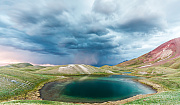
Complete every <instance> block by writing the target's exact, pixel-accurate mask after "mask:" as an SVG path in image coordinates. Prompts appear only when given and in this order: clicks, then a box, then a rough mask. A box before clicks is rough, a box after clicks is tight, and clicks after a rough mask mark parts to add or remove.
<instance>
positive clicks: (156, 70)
mask: <svg viewBox="0 0 180 105" xmlns="http://www.w3.org/2000/svg"><path fill="white" fill-rule="evenodd" d="M26 65H27V66H26ZM26 65H22V64H20V65H11V66H8V67H0V87H1V88H0V102H1V103H0V104H5V105H6V104H11V105H12V104H25V105H26V104H27V105H29V104H33V105H39V104H41V105H47V104H49V105H74V104H73V103H63V102H55V101H45V100H37V99H36V100H33V98H32V100H27V99H28V97H32V95H29V94H28V93H29V92H31V91H37V89H39V88H38V87H39V86H41V85H43V84H44V83H47V82H48V81H53V80H55V79H57V78H58V79H63V78H64V77H63V76H59V75H53V74H44V73H42V72H41V71H48V72H49V70H50V71H51V70H52V68H54V67H48V68H45V67H40V66H32V65H29V64H26ZM176 65H177V64H176ZM99 69H102V70H103V71H104V70H110V71H113V72H114V73H119V74H126V75H136V76H143V77H148V78H147V79H146V80H148V81H150V82H152V83H156V84H159V85H161V86H162V87H163V88H164V91H163V92H160V93H158V94H155V95H152V96H149V97H146V98H142V99H138V100H135V101H132V102H129V103H126V104H143V105H149V104H162V105H177V104H179V103H180V69H179V68H178V67H177V68H174V66H173V67H167V65H161V66H157V67H149V68H141V69H140V68H134V67H116V66H103V67H101V68H99ZM48 72H47V73H48ZM103 74H104V73H103ZM19 97H20V98H19ZM22 97H23V98H22ZM8 100H14V101H8ZM117 104H118V103H117Z"/></svg>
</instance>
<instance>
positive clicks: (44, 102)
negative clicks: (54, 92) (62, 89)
mask: <svg viewBox="0 0 180 105" xmlns="http://www.w3.org/2000/svg"><path fill="white" fill-rule="evenodd" d="M0 104H3V105H8V104H11V105H12V104H27V105H29V104H37V105H39V104H41V105H80V104H73V103H65V102H57V101H47V100H15V101H9V102H2V103H0Z"/></svg>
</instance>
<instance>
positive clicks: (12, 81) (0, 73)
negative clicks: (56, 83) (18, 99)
mask: <svg viewBox="0 0 180 105" xmlns="http://www.w3.org/2000/svg"><path fill="white" fill-rule="evenodd" d="M53 78H55V77H53V76H47V75H41V74H33V73H30V72H27V71H21V70H18V69H13V68H1V69H0V82H1V83H0V86H1V88H0V100H6V99H9V98H11V97H13V96H18V95H22V94H26V93H27V92H29V91H31V90H33V89H35V88H36V87H37V86H38V85H39V84H41V83H43V82H45V81H48V80H50V79H53Z"/></svg>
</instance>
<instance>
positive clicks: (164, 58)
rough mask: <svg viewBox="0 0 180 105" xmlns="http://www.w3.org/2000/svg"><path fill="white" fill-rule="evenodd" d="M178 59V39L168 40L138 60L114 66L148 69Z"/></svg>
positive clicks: (179, 41)
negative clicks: (135, 66)
mask: <svg viewBox="0 0 180 105" xmlns="http://www.w3.org/2000/svg"><path fill="white" fill-rule="evenodd" d="M178 57H180V37H179V38H175V39H172V40H169V41H167V42H165V43H163V44H161V45H160V46H158V47H157V48H155V49H154V50H152V51H150V52H149V53H146V54H144V55H142V56H140V57H138V58H135V59H132V60H129V61H126V62H123V63H120V64H118V65H116V66H120V67H121V66H122V67H124V66H132V65H142V66H140V67H141V68H143V67H149V66H154V65H161V64H164V63H166V62H168V61H170V60H173V59H175V58H178Z"/></svg>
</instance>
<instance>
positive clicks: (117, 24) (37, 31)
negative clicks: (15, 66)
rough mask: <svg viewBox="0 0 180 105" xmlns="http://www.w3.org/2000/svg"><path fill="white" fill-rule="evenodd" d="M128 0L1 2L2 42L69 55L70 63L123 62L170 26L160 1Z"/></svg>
mask: <svg viewBox="0 0 180 105" xmlns="http://www.w3.org/2000/svg"><path fill="white" fill-rule="evenodd" d="M129 2H131V1H127V0H122V1H117V0H94V1H93V0H86V1H84V0H77V1H73V0H70V1H67V0H58V1H57V0H51V1H49V0H45V1H42V0H32V1H24V0H19V1H18V0H14V1H11V0H7V1H4V0H3V1H0V3H1V4H0V10H3V12H1V13H0V19H1V20H0V45H5V46H11V47H14V48H16V49H21V50H27V51H30V52H36V53H41V54H47V55H48V54H49V55H53V56H60V57H64V59H65V57H67V59H69V60H70V61H71V62H70V63H73V62H72V61H74V63H86V64H94V65H103V64H115V63H119V62H120V60H124V59H125V57H128V56H129V57H132V54H131V51H132V49H133V50H134V49H141V48H143V44H141V43H143V42H147V41H148V40H149V39H150V38H152V37H153V36H154V35H155V34H156V33H158V32H162V31H164V29H165V26H166V20H165V19H164V18H162V17H163V16H161V14H163V13H161V12H159V11H157V9H156V8H157V7H158V6H159V4H158V3H157V2H155V1H154V2H155V3H157V4H156V5H157V6H153V5H154V3H153V2H151V1H150V0H147V1H143V2H142V1H141V0H133V1H132V2H131V3H130V4H129ZM147 7H148V8H147ZM139 42H141V43H139ZM138 51H139V50H138ZM123 56H124V57H123ZM52 58H54V57H52ZM78 58H79V59H78ZM90 58H91V59H90ZM66 61H68V60H66ZM111 61H112V62H111ZM62 62H63V60H62ZM55 63H56V64H57V62H55ZM59 64H62V63H59Z"/></svg>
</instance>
